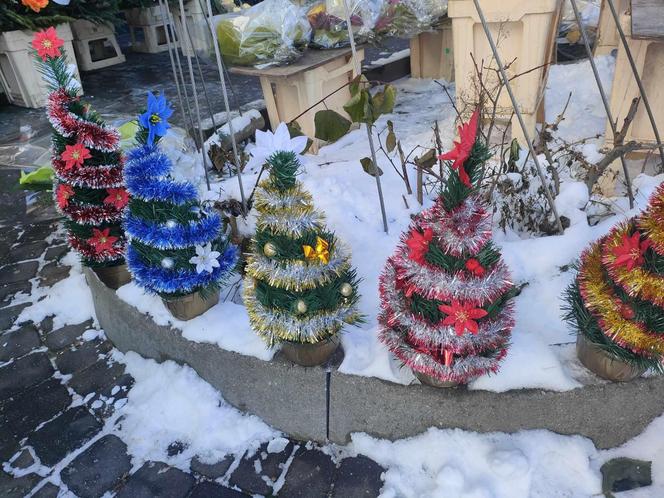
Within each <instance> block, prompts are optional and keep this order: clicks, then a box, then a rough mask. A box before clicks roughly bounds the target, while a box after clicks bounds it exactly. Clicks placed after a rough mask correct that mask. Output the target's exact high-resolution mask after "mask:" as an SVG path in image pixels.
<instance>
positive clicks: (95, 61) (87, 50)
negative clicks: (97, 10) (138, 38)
mask: <svg viewBox="0 0 664 498" xmlns="http://www.w3.org/2000/svg"><path fill="white" fill-rule="evenodd" d="M71 27H72V31H73V32H74V51H75V52H76V60H77V61H78V66H79V68H80V69H81V71H94V70H95V69H102V68H104V67H108V66H114V65H115V64H121V63H123V62H125V60H126V59H125V56H124V54H123V53H122V50H120V45H118V41H117V40H116V38H115V28H113V26H110V25H106V24H94V23H92V22H90V21H86V20H84V19H77V20H75V21H73V22H72V24H71Z"/></svg>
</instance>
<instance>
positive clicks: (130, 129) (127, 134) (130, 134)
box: [118, 120, 138, 140]
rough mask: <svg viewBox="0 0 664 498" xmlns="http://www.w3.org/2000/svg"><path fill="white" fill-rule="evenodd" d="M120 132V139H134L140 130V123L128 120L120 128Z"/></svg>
mask: <svg viewBox="0 0 664 498" xmlns="http://www.w3.org/2000/svg"><path fill="white" fill-rule="evenodd" d="M118 131H119V132H120V140H133V139H134V137H135V136H136V132H137V131H138V123H137V122H136V121H135V120H134V121H127V122H126V123H125V124H123V125H122V126H120V128H118Z"/></svg>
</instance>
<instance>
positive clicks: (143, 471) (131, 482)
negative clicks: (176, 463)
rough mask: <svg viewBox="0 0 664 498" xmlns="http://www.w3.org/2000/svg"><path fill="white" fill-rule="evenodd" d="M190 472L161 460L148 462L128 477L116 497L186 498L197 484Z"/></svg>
mask: <svg viewBox="0 0 664 498" xmlns="http://www.w3.org/2000/svg"><path fill="white" fill-rule="evenodd" d="M195 482H196V481H195V480H194V478H193V477H192V476H191V475H190V474H185V473H184V472H182V471H181V470H178V469H174V468H173V467H169V466H168V465H166V464H165V463H161V462H148V463H146V464H144V465H143V466H142V467H141V468H140V469H138V470H137V471H136V473H135V474H133V475H132V476H130V477H129V479H127V483H126V484H125V486H124V487H123V488H122V489H121V490H120V491H119V492H118V493H117V494H116V495H115V497H116V498H153V497H155V496H159V497H160V498H184V497H185V496H188V495H189V492H190V491H191V490H192V488H193V487H194V484H195Z"/></svg>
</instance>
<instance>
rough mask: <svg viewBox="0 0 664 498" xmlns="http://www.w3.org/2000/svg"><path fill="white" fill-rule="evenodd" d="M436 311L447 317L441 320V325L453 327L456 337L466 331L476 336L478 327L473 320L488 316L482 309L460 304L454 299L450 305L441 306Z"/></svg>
mask: <svg viewBox="0 0 664 498" xmlns="http://www.w3.org/2000/svg"><path fill="white" fill-rule="evenodd" d="M438 309H439V310H440V311H442V312H443V313H445V314H446V315H447V316H446V317H445V319H444V320H443V325H454V331H455V332H456V334H457V335H458V336H462V335H463V333H464V332H465V331H466V330H468V331H469V332H470V333H472V334H477V332H478V330H479V326H478V325H477V322H476V321H475V320H478V319H480V318H483V317H485V316H486V315H487V314H488V313H487V312H486V310H483V309H482V308H475V307H473V305H472V304H467V303H460V302H459V301H457V300H456V299H455V300H453V301H452V304H450V305H447V304H441V305H440V306H438Z"/></svg>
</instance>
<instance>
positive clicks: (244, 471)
mask: <svg viewBox="0 0 664 498" xmlns="http://www.w3.org/2000/svg"><path fill="white" fill-rule="evenodd" d="M292 451H293V443H291V442H289V443H288V445H287V446H286V448H285V449H284V451H281V452H279V453H268V452H267V443H266V444H263V445H261V447H260V448H259V449H258V451H257V452H256V453H255V454H254V455H252V456H249V457H247V456H245V457H244V458H243V459H242V460H241V461H240V464H239V465H238V466H237V468H236V469H235V471H233V474H232V475H231V478H230V481H229V482H230V485H231V486H233V487H237V488H240V489H241V490H243V491H245V492H247V493H251V494H258V495H267V494H270V493H271V492H272V486H271V485H269V484H268V483H267V482H265V480H264V479H263V476H265V477H267V478H268V479H269V480H270V481H272V482H274V481H276V480H277V479H278V478H279V476H280V475H281V472H282V470H283V464H284V463H286V460H288V457H289V456H290V454H291V452H292ZM257 468H258V469H259V471H260V474H257V473H256V469H257Z"/></svg>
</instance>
